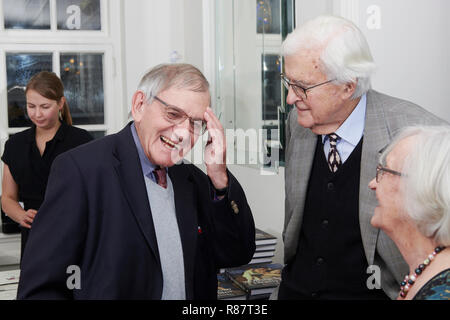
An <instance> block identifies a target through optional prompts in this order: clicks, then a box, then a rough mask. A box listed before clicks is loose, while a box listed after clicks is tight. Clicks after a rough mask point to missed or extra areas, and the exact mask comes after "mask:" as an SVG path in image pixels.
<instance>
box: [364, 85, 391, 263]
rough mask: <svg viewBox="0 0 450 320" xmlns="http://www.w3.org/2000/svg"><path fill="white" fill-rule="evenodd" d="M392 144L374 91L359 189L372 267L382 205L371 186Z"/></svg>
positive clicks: (369, 100)
mask: <svg viewBox="0 0 450 320" xmlns="http://www.w3.org/2000/svg"><path fill="white" fill-rule="evenodd" d="M390 141H391V133H390V132H389V128H388V127H387V125H386V119H385V115H384V111H383V107H382V106H381V103H380V101H378V99H377V96H376V93H375V92H374V91H372V90H370V91H369V92H368V93H367V107H366V120H365V126H364V140H363V146H362V155H361V175H360V185H359V222H360V228H361V237H362V241H363V245H364V251H365V252H366V258H367V261H368V263H369V265H371V264H373V261H374V256H375V247H376V243H377V237H378V234H379V230H378V229H376V228H374V227H372V225H371V224H370V220H371V218H372V216H373V213H374V210H375V207H376V206H377V204H378V201H377V199H376V197H375V192H374V191H372V190H370V189H369V187H368V185H369V182H370V181H371V180H372V179H373V178H374V177H375V175H376V167H377V164H378V160H379V156H380V153H381V151H382V150H383V149H384V148H385V147H386V146H387V145H388V144H389V142H390Z"/></svg>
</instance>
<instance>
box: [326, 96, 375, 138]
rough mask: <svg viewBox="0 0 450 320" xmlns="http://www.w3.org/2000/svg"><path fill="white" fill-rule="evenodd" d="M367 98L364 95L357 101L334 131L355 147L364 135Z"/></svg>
mask: <svg viewBox="0 0 450 320" xmlns="http://www.w3.org/2000/svg"><path fill="white" fill-rule="evenodd" d="M366 106H367V97H366V94H364V95H363V96H362V97H361V99H360V100H359V102H358V104H357V105H356V108H355V109H354V110H353V111H352V113H351V114H350V115H349V116H348V118H347V119H346V120H345V121H344V123H343V124H342V125H341V126H340V127H339V128H338V129H337V130H336V131H335V133H336V134H337V135H338V136H339V137H340V138H341V139H343V140H345V141H347V142H348V143H350V144H352V145H353V146H356V145H357V144H358V143H359V140H361V137H362V136H363V133H364V124H365V118H366ZM326 136H327V135H322V142H324V141H325V138H326Z"/></svg>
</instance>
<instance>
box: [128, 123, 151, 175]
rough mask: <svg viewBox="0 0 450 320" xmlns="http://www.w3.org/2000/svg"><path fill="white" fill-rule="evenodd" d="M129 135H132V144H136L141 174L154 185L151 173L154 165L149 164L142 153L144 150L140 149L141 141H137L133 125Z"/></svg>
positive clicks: (137, 137)
mask: <svg viewBox="0 0 450 320" xmlns="http://www.w3.org/2000/svg"><path fill="white" fill-rule="evenodd" d="M131 134H132V135H133V140H134V143H135V144H136V148H137V151H138V154H139V160H140V161H141V167H142V173H143V174H144V176H145V177H147V178H150V179H151V180H152V181H153V182H155V183H156V178H155V174H154V173H153V171H154V170H155V169H156V165H154V164H153V163H151V162H150V160H149V159H148V158H147V156H146V155H145V153H144V149H143V148H142V144H141V141H140V140H139V136H138V134H137V131H136V127H135V125H134V123H132V124H131Z"/></svg>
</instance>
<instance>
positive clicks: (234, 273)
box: [226, 263, 282, 296]
mask: <svg viewBox="0 0 450 320" xmlns="http://www.w3.org/2000/svg"><path fill="white" fill-rule="evenodd" d="M281 269H282V265H281V264H278V263H274V264H262V265H254V266H246V267H238V268H230V269H227V270H226V273H227V274H228V276H229V278H230V279H231V280H232V281H234V283H236V284H237V285H238V286H239V287H241V288H242V289H243V290H245V291H246V292H248V293H249V295H251V296H253V295H262V294H270V293H272V291H273V290H274V289H275V288H276V287H277V286H278V285H279V284H280V281H281Z"/></svg>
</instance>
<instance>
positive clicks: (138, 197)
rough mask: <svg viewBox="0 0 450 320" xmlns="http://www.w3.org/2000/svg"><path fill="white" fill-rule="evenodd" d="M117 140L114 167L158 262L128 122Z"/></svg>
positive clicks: (152, 230)
mask: <svg viewBox="0 0 450 320" xmlns="http://www.w3.org/2000/svg"><path fill="white" fill-rule="evenodd" d="M117 138H118V142H117V145H116V149H115V153H114V156H115V157H116V159H117V162H116V163H115V165H114V167H115V169H116V172H117V175H118V176H119V180H120V182H121V187H122V191H123V193H124V195H125V198H126V199H127V202H128V205H129V206H130V208H131V211H132V213H133V215H134V216H135V218H136V221H137V223H138V225H139V228H140V229H141V231H142V233H143V234H144V237H145V240H146V242H147V244H148V245H149V247H150V250H151V251H152V252H153V254H154V256H155V258H156V260H157V261H158V263H160V260H159V252H158V244H157V242H156V234H155V227H154V225H153V219H152V215H151V210H150V204H149V202H148V195H147V189H146V187H145V181H144V176H143V174H142V168H141V164H140V160H139V155H138V152H137V149H136V146H135V144H134V140H133V136H132V135H131V128H130V124H128V125H127V126H126V127H125V128H124V129H123V130H122V131H120V132H119V133H117Z"/></svg>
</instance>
